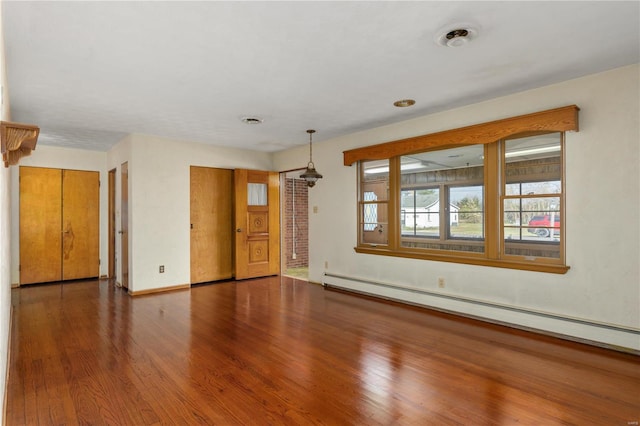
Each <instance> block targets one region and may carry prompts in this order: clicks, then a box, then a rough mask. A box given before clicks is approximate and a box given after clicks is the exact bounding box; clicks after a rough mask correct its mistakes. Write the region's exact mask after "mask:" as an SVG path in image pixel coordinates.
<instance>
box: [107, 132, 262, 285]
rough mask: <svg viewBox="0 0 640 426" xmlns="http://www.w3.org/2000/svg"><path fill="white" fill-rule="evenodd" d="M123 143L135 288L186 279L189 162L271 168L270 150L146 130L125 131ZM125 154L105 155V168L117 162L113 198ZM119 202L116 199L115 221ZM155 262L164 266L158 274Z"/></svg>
mask: <svg viewBox="0 0 640 426" xmlns="http://www.w3.org/2000/svg"><path fill="white" fill-rule="evenodd" d="M126 143H130V160H128V161H129V189H130V190H129V221H130V222H129V231H130V232H129V243H130V249H129V253H130V261H129V267H130V270H129V274H130V275H129V277H130V278H129V289H130V291H132V292H134V293H135V292H140V291H145V290H151V289H161V288H165V287H172V286H178V285H184V284H189V282H190V280H191V277H190V276H191V270H190V254H189V251H190V232H191V231H190V225H189V224H190V218H189V191H190V188H189V184H190V166H204V167H219V168H226V169H234V168H246V169H257V170H271V168H272V162H271V154H267V153H263V152H257V151H247V150H240V149H232V148H221V147H214V146H211V145H204V144H198V143H191V142H184V141H174V140H168V139H163V138H158V137H153V136H146V135H130V136H129V137H128V138H127V142H126ZM124 151H126V150H124ZM112 157H113V158H112ZM125 157H126V154H121V155H119V156H118V158H117V160H116V155H114V154H110V159H109V166H108V169H112V168H114V167H117V168H118V172H117V178H116V179H117V185H116V188H117V194H118V198H119V194H120V190H119V185H120V164H121V162H122V160H123V159H124V158H125ZM119 206H120V203H119V200H118V203H117V218H118V219H117V220H118V221H119V215H120V210H119V209H120V207H119ZM118 223H119V222H118ZM118 229H119V226H118ZM119 244H120V242H119V240H118V241H117V242H116V246H117V247H119ZM121 263H122V262H121V261H120V259H118V265H121ZM160 265H164V267H165V272H164V273H162V274H161V273H159V272H158V267H159V266H160Z"/></svg>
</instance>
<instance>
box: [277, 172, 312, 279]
mask: <svg viewBox="0 0 640 426" xmlns="http://www.w3.org/2000/svg"><path fill="white" fill-rule="evenodd" d="M294 183H295V207H294V203H293V195H294ZM308 190H309V188H308V187H307V183H306V182H305V181H303V180H301V179H291V178H287V179H285V202H284V218H285V219H284V221H283V225H284V228H285V229H284V251H283V254H284V256H285V262H284V264H285V265H286V268H298V267H303V266H304V267H306V266H309V239H308V236H309V205H308V204H309V197H308V194H309V192H308ZM294 208H295V238H296V239H295V250H296V259H293V258H292V257H293V256H292V255H293V234H294V232H293V229H294V214H293V213H294Z"/></svg>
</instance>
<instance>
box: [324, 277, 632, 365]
mask: <svg viewBox="0 0 640 426" xmlns="http://www.w3.org/2000/svg"><path fill="white" fill-rule="evenodd" d="M323 285H324V286H325V287H333V288H336V289H340V290H343V291H348V292H353V293H359V294H362V295H366V296H371V297H376V298H380V299H386V300H389V301H394V302H398V303H404V304H408V305H413V306H418V307H422V308H427V309H433V310H436V311H440V312H444V313H449V314H453V315H459V316H462V317H467V318H471V319H476V320H480V321H485V322H489V323H493V324H498V325H503V326H507V327H511V328H517V329H521V330H525V331H531V332H535V333H539V334H545V335H549V336H553V337H557V338H561V339H564V340H572V341H575V342H579V343H585V344H589V345H592V346H599V347H603V348H607V349H612V350H616V351H619V352H627V353H633V354H636V355H637V354H639V353H640V350H638V348H637V338H638V336H639V335H640V330H639V329H636V328H633V327H627V326H623V325H618V324H607V323H601V322H596V321H590V320H587V319H583V318H575V317H568V316H560V315H557V314H552V313H548V312H541V311H536V310H531V309H526V308H521V307H515V306H510V305H504V304H500V303H493V302H487V301H482V300H476V299H471V298H467V297H462V296H457V295H450V294H445V293H440V292H434V291H431V290H427V289H422V288H415V287H409V286H405V285H399V284H395V283H388V282H379V281H375V280H369V279H364V278H358V277H350V276H345V275H339V274H334V273H325V274H324V278H323ZM374 288H375V289H376V290H374ZM385 289H387V290H394V291H396V293H395V294H392V293H390V292H389V291H387V290H385ZM398 291H399V292H400V294H398V293H397V292H398ZM403 294H404V295H403ZM409 294H414V295H416V296H417V298H416V297H408V296H409ZM442 300H446V301H451V303H448V306H445V305H444V304H443V303H441V302H440V301H442ZM478 307H480V310H479V309H478ZM469 308H471V309H469ZM505 312H506V313H514V314H517V317H515V316H514V315H512V314H510V315H508V317H505V315H503V314H504V313H505ZM501 317H502V318H501ZM534 317H535V318H537V319H538V320H536V322H538V323H537V324H535V325H534V324H533V323H532V321H531V318H534ZM507 318H508V319H507ZM540 319H543V320H544V321H545V323H544V325H543V326H541V327H540V326H539V325H540V322H539V320H540ZM597 329H600V330H609V335H608V336H607V337H606V338H603V337H602V336H601V335H599V336H597V337H596V338H593V337H594V336H595V335H594V333H593V330H597Z"/></svg>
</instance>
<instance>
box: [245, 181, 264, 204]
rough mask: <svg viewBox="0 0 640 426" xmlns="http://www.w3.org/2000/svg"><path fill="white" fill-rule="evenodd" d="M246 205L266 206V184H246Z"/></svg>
mask: <svg viewBox="0 0 640 426" xmlns="http://www.w3.org/2000/svg"><path fill="white" fill-rule="evenodd" d="M247 205H249V206H266V205H267V184H266V183H249V184H247Z"/></svg>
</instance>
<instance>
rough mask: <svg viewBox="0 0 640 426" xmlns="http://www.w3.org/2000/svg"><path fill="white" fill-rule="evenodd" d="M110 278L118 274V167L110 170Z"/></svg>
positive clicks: (108, 273)
mask: <svg viewBox="0 0 640 426" xmlns="http://www.w3.org/2000/svg"><path fill="white" fill-rule="evenodd" d="M108 214H109V270H108V272H107V275H108V277H109V278H115V276H116V169H112V170H109V213H108Z"/></svg>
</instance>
